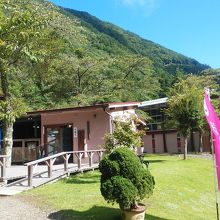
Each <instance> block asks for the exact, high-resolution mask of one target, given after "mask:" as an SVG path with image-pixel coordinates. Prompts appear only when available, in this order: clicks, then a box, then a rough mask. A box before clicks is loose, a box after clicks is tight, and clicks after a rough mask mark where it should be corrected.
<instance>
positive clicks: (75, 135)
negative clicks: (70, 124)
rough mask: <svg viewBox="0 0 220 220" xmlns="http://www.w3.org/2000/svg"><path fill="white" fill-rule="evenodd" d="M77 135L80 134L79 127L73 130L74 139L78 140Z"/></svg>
mask: <svg viewBox="0 0 220 220" xmlns="http://www.w3.org/2000/svg"><path fill="white" fill-rule="evenodd" d="M77 133H78V131H77V127H74V128H73V137H74V138H77Z"/></svg>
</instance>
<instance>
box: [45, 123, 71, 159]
mask: <svg viewBox="0 0 220 220" xmlns="http://www.w3.org/2000/svg"><path fill="white" fill-rule="evenodd" d="M45 140H46V141H45V142H46V143H47V146H46V149H47V155H53V154H55V153H59V152H63V151H72V150H73V131H72V126H71V125H58V126H57V125H56V126H52V125H51V126H48V127H47V128H46V133H45Z"/></svg>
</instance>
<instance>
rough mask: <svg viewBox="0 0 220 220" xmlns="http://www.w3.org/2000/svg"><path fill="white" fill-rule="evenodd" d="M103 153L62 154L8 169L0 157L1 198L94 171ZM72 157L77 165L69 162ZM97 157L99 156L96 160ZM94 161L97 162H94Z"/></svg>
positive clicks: (3, 159) (4, 157)
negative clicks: (72, 175) (73, 175)
mask: <svg viewBox="0 0 220 220" xmlns="http://www.w3.org/2000/svg"><path fill="white" fill-rule="evenodd" d="M103 153H104V150H102V149H100V150H88V151H70V152H61V153H57V154H54V155H51V156H47V157H44V158H41V159H38V160H34V161H31V162H28V163H26V164H25V166H11V167H8V168H7V167H6V165H5V159H6V156H5V155H2V156H0V159H1V161H0V162H1V163H0V166H1V179H0V180H1V181H2V183H1V184H0V196H3V195H14V194H17V193H20V192H22V191H25V190H28V189H32V188H35V187H38V186H41V185H43V184H47V183H49V182H52V181H56V180H58V179H60V178H63V177H66V176H69V175H70V174H73V173H78V172H83V171H86V170H94V169H95V168H98V166H99V162H100V161H101V159H102V157H103ZM71 155H72V156H73V157H75V160H74V161H77V163H71V162H69V158H70V157H71ZM95 155H96V156H97V158H96V159H95ZM94 159H95V161H96V162H94V161H93V160H94ZM56 163H58V164H56ZM42 164H44V165H42ZM4 183H5V184H4Z"/></svg>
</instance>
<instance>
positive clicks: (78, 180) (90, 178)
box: [63, 173, 100, 184]
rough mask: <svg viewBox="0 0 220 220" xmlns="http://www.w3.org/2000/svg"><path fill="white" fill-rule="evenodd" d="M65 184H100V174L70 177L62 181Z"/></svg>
mask: <svg viewBox="0 0 220 220" xmlns="http://www.w3.org/2000/svg"><path fill="white" fill-rule="evenodd" d="M63 181H64V182H65V183H70V184H90V183H99V182H100V174H94V173H91V174H90V175H88V174H83V175H77V176H72V177H71V178H68V179H65V180H63Z"/></svg>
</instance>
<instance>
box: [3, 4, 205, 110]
mask: <svg viewBox="0 0 220 220" xmlns="http://www.w3.org/2000/svg"><path fill="white" fill-rule="evenodd" d="M9 2H11V3H15V4H16V5H20V9H16V10H22V7H24V6H23V5H24V4H29V6H34V7H33V8H34V9H35V10H36V11H35V15H39V16H38V18H37V19H46V20H47V22H46V24H47V29H45V30H44V32H42V33H41V34H40V35H39V37H38V38H36V37H37V34H36V36H35V40H33V41H31V40H29V38H28V39H27V37H26V35H25V34H26V33H25V31H24V30H23V29H22V30H21V32H20V33H18V32H16V33H14V32H13V31H14V29H13V27H14V26H13V25H12V24H11V23H10V22H9V23H7V22H8V21H10V19H12V20H13V18H10V16H11V15H10V13H9V12H7V13H5V15H4V16H9V18H8V20H6V19H5V18H4V16H3V17H1V14H0V24H1V22H2V23H4V25H3V28H2V29H1V30H0V49H2V51H4V50H5V51H7V50H8V48H10V47H12V48H15V47H14V44H16V42H13V41H12V46H11V44H10V46H8V45H6V44H5V42H9V41H7V40H8V39H9V40H11V39H12V38H13V36H14V35H13V36H9V38H8V39H6V40H5V34H4V27H5V28H12V31H10V32H8V33H11V34H16V36H19V37H21V38H20V39H21V42H23V41H25V42H26V44H27V45H28V46H27V48H26V49H25V50H24V51H23V49H24V48H22V49H21V50H20V51H19V52H22V51H23V52H24V54H25V56H28V58H29V60H25V59H22V60H19V59H18V60H16V59H17V58H16V57H15V58H16V59H15V61H16V62H13V68H11V67H10V68H11V70H13V71H9V72H10V74H9V80H10V82H11V85H12V86H11V93H13V94H14V95H15V96H16V97H17V96H19V97H20V98H21V99H22V100H25V103H26V104H27V105H28V107H29V108H31V109H45V108H53V107H63V106H77V105H88V104H94V103H100V102H109V101H143V100H148V99H151V98H158V97H162V96H165V95H166V94H167V91H168V89H169V87H170V86H171V85H172V84H173V83H174V82H176V80H178V79H179V78H181V77H183V76H184V75H186V74H191V73H192V74H199V73H200V72H201V71H203V70H206V69H208V68H209V66H207V65H203V64H200V63H199V62H198V61H196V60H194V59H191V58H188V57H185V56H183V55H181V54H179V53H176V52H174V51H171V50H169V49H166V48H164V47H163V46H161V45H158V44H156V43H154V42H151V41H148V40H145V39H142V38H141V37H139V36H137V35H135V34H134V33H131V32H128V31H125V30H123V29H121V28H120V27H117V26H115V25H113V24H110V23H107V22H103V21H101V20H99V19H98V18H96V17H94V16H92V15H90V14H88V13H87V12H79V11H76V10H73V9H64V8H60V7H57V6H54V5H53V4H51V3H50V2H47V1H44V0H29V1H27V0H24V1H22V0H9ZM10 7H11V6H10ZM10 7H8V8H7V10H8V11H10V10H14V9H11V8H10ZM25 7H26V6H25ZM2 10H3V11H4V10H5V9H4V7H3V8H2ZM20 14H21V15H19V16H20V17H22V16H23V15H22V13H20ZM22 19H23V18H19V19H18V21H17V22H21V21H22ZM10 25H11V26H10ZM21 28H23V27H22V25H21ZM36 39H37V40H36ZM2 42H3V43H2ZM35 44H38V46H37V49H36V48H35V47H34V46H33V45H35ZM17 46H20V44H19V45H17ZM32 48H33V49H32ZM29 50H30V51H29ZM15 51H16V52H17V51H18V50H15ZM7 53H8V52H7ZM7 53H5V54H6V55H7ZM3 55H4V54H3ZM3 55H2V56H3ZM22 57H23V53H22ZM0 58H1V57H0ZM2 59H3V60H6V59H7V56H6V57H2ZM4 62H5V61H4ZM1 93H2V95H4V94H3V93H4V92H3V91H2V92H1ZM0 95H1V94H0ZM17 100H18V99H17Z"/></svg>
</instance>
